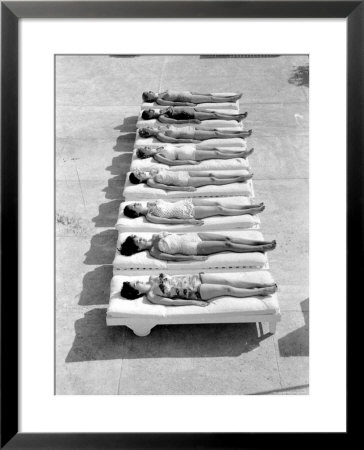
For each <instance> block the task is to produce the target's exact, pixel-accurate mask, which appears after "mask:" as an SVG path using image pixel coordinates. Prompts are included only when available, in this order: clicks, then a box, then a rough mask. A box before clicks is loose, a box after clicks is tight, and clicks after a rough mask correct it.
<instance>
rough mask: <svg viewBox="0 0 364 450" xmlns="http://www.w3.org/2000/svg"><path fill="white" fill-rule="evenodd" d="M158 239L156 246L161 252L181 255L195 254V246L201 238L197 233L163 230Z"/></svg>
mask: <svg viewBox="0 0 364 450" xmlns="http://www.w3.org/2000/svg"><path fill="white" fill-rule="evenodd" d="M160 236H162V237H161V238H160V239H159V242H158V247H159V250H160V251H161V252H163V253H168V254H169V255H174V254H176V253H179V254H182V255H197V246H198V244H199V243H200V242H202V240H201V239H200V237H199V236H198V235H197V233H188V234H173V233H167V232H163V233H160Z"/></svg>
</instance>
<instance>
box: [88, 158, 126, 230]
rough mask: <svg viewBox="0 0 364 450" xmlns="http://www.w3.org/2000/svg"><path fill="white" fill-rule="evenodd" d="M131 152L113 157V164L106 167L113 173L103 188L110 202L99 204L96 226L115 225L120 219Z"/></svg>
mask: <svg viewBox="0 0 364 450" xmlns="http://www.w3.org/2000/svg"><path fill="white" fill-rule="evenodd" d="M131 156H132V155H131V153H123V154H121V155H118V156H116V157H114V158H113V159H112V164H111V166H108V167H106V170H108V171H110V173H111V175H114V176H113V177H112V178H110V179H109V180H108V184H107V187H106V188H104V189H103V191H104V192H105V198H106V199H110V200H111V201H110V202H106V203H102V204H101V205H99V214H98V215H97V216H95V217H93V218H92V221H93V222H94V223H95V226H96V227H105V228H106V227H114V226H115V223H116V221H117V219H118V214H119V207H120V203H121V202H122V201H123V200H124V196H123V189H124V183H125V177H126V172H127V171H128V170H129V167H130V162H131Z"/></svg>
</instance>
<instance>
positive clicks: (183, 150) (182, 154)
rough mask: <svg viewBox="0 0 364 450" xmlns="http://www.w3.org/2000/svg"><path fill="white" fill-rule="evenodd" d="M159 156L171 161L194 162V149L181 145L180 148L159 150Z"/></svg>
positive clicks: (190, 146)
mask: <svg viewBox="0 0 364 450" xmlns="http://www.w3.org/2000/svg"><path fill="white" fill-rule="evenodd" d="M159 154H160V155H161V156H164V157H165V158H168V159H171V160H181V161H185V160H192V161H195V160H196V148H195V147H194V146H193V145H182V146H181V147H172V146H171V147H166V148H164V149H163V150H161V151H160V152H159Z"/></svg>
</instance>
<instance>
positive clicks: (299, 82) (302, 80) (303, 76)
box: [288, 64, 310, 87]
mask: <svg viewBox="0 0 364 450" xmlns="http://www.w3.org/2000/svg"><path fill="white" fill-rule="evenodd" d="M288 83H290V84H294V85H295V86H306V87H309V85H310V69H309V65H308V64H305V65H304V66H296V67H295V68H294V69H293V71H292V75H291V77H290V79H289V80H288Z"/></svg>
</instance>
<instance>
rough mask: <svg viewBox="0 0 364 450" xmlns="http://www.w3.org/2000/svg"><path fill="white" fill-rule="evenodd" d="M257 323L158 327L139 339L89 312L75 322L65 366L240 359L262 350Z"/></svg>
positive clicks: (98, 312)
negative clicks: (118, 361) (117, 361)
mask: <svg viewBox="0 0 364 450" xmlns="http://www.w3.org/2000/svg"><path fill="white" fill-rule="evenodd" d="M270 336H271V335H270V334H265V335H260V333H259V332H258V328H257V326H256V324H254V323H250V324H249V323H247V324H198V325H168V326H167V325H159V326H156V327H155V328H153V329H152V331H151V333H150V335H149V336H146V337H143V338H140V337H138V336H135V335H134V333H133V332H132V331H131V330H129V329H128V328H126V327H124V326H113V327H108V326H107V325H106V309H104V308H97V309H93V310H91V311H88V312H87V313H86V314H85V316H84V317H83V318H81V319H79V320H77V321H76V322H75V339H74V342H73V345H72V348H71V349H70V351H69V353H68V355H67V357H66V362H67V363H71V362H81V361H94V360H110V359H121V358H123V359H138V358H208V357H219V356H221V357H226V356H232V357H234V356H239V355H241V354H242V353H247V352H250V351H252V350H254V349H256V348H258V347H259V345H260V342H261V341H262V340H264V339H266V338H267V337H270Z"/></svg>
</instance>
